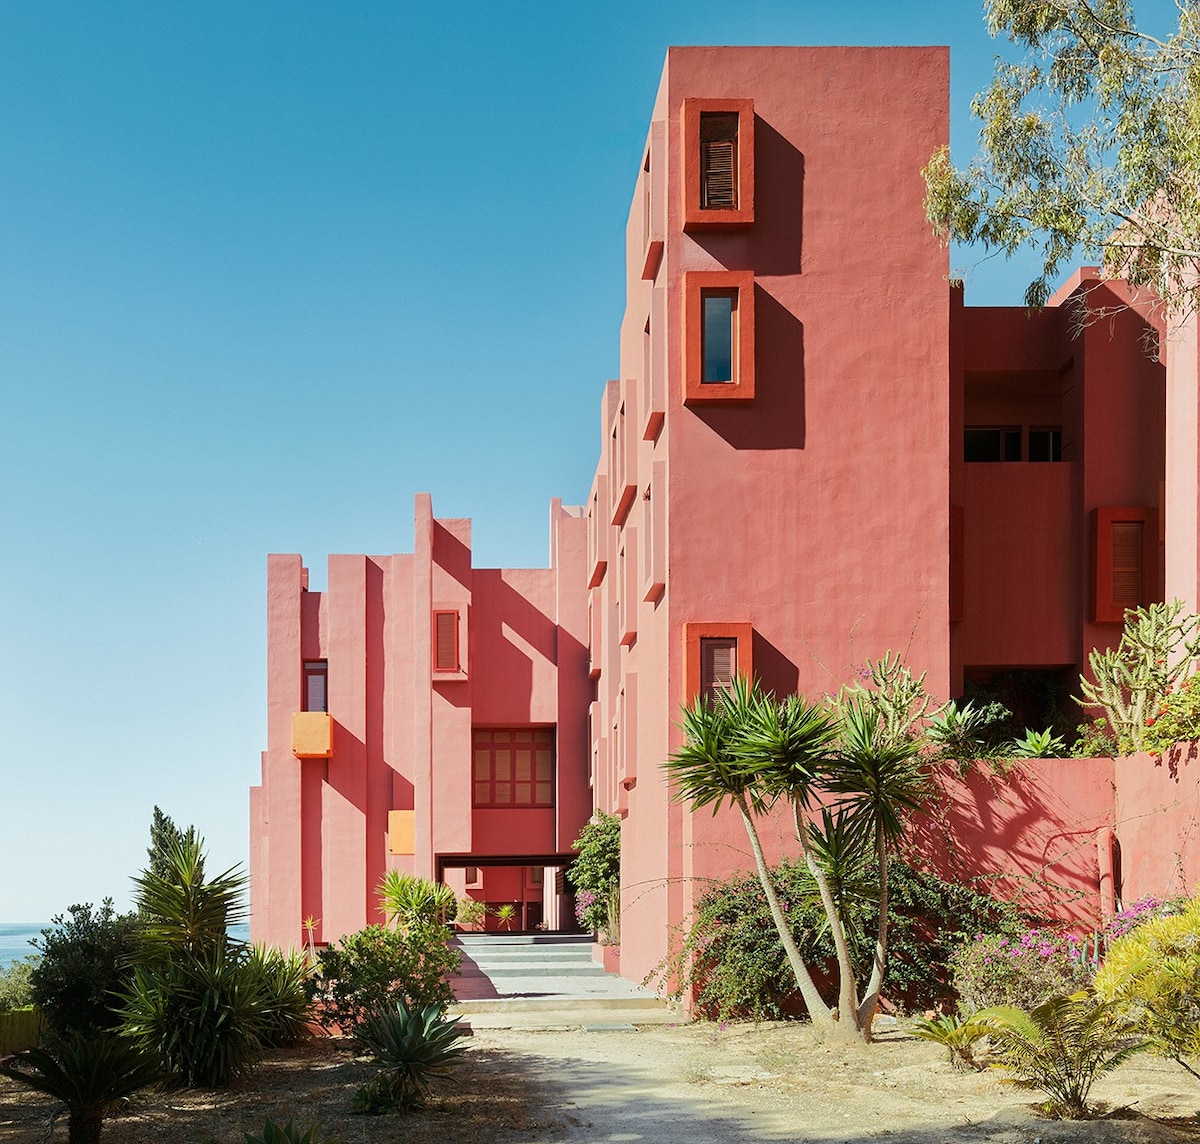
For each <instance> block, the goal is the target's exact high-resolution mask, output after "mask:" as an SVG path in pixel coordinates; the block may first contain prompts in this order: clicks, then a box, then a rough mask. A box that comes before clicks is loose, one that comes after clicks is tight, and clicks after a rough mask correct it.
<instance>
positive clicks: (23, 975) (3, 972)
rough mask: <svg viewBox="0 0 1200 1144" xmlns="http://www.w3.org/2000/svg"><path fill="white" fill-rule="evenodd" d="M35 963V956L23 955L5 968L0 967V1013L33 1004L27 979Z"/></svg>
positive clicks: (31, 973) (30, 987)
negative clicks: (23, 956)
mask: <svg viewBox="0 0 1200 1144" xmlns="http://www.w3.org/2000/svg"><path fill="white" fill-rule="evenodd" d="M36 964H37V958H36V957H25V958H22V959H21V960H20V961H14V962H13V963H12V964H11V965H10V966H9V967H8V968H7V969H0V1013H7V1012H9V1011H10V1010H12V1009H24V1008H25V1007H26V1006H28V1005H32V1004H33V987H32V985H31V984H30V980H29V979H30V977H31V976H32V975H33V967H34V966H35V965H36Z"/></svg>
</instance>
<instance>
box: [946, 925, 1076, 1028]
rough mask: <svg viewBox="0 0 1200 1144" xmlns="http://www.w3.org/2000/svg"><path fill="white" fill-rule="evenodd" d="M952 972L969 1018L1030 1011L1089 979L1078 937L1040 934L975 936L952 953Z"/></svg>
mask: <svg viewBox="0 0 1200 1144" xmlns="http://www.w3.org/2000/svg"><path fill="white" fill-rule="evenodd" d="M950 968H951V972H952V975H953V978H952V979H953V984H954V990H955V992H956V993H957V994H958V996H959V1002H960V1004H961V1006H962V1008H963V1010H964V1011H966V1012H968V1013H972V1012H975V1011H976V1010H978V1009H987V1008H990V1007H992V1006H996V1005H1010V1006H1013V1007H1016V1008H1019V1009H1033V1008H1035V1007H1036V1006H1038V1005H1040V1004H1041V1003H1042V1002H1043V1001H1046V1000H1047V999H1048V998H1050V997H1051V996H1053V995H1054V994H1056V993H1071V992H1074V991H1075V990H1077V989H1078V988H1079V986H1080V985H1083V984H1085V983H1086V982H1087V981H1088V980H1089V979H1090V978H1091V975H1092V967H1091V965H1090V964H1089V963H1088V961H1087V960H1086V959H1085V958H1084V957H1083V954H1082V948H1081V943H1080V942H1079V941H1078V939H1077V938H1075V937H1074V936H1072V935H1070V934H1066V935H1063V934H1055V933H1049V932H1048V931H1046V930H1040V929H1031V930H1027V931H1025V932H1024V933H1021V934H1019V935H1014V934H1005V933H988V934H982V933H981V934H977V935H976V936H975V938H974V940H973V941H970V942H967V943H966V944H965V945H963V946H961V947H960V948H959V949H957V950H955V952H954V954H953V956H952V957H951V959H950Z"/></svg>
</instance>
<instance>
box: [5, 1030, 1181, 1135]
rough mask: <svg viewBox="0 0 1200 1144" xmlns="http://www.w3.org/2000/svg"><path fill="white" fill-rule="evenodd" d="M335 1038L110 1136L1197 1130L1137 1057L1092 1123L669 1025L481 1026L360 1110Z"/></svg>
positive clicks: (924, 1066)
mask: <svg viewBox="0 0 1200 1144" xmlns="http://www.w3.org/2000/svg"><path fill="white" fill-rule="evenodd" d="M372 1071H373V1069H372V1067H371V1066H370V1065H369V1064H367V1063H365V1062H363V1061H356V1060H355V1059H353V1057H352V1056H351V1055H350V1053H349V1052H347V1051H346V1050H344V1049H341V1048H337V1047H334V1046H332V1045H331V1044H330V1043H329V1042H324V1043H316V1044H314V1045H310V1046H307V1047H304V1048H301V1049H297V1050H290V1051H288V1052H284V1053H277V1054H275V1055H273V1056H272V1057H271V1058H270V1059H269V1060H268V1061H267V1062H265V1063H264V1065H263V1067H262V1068H260V1069H259V1071H258V1072H257V1073H256V1074H255V1076H254V1077H253V1078H251V1079H249V1080H248V1081H246V1082H244V1083H243V1084H242V1085H240V1086H239V1087H237V1088H235V1089H233V1090H231V1091H227V1092H215V1093H214V1092H189V1091H176V1092H166V1093H152V1094H149V1095H146V1096H144V1097H142V1098H140V1099H139V1100H138V1101H137V1103H135V1104H134V1105H133V1106H132V1107H130V1108H129V1109H128V1110H127V1111H126V1112H125V1113H124V1114H123V1115H121V1116H119V1117H117V1118H116V1119H113V1120H110V1121H109V1122H107V1124H106V1125H105V1129H104V1140H105V1141H107V1142H108V1144H164V1142H166V1141H171V1142H172V1144H174V1142H177V1141H183V1142H186V1144H242V1140H243V1137H242V1133H243V1132H244V1131H261V1128H262V1124H263V1119H264V1118H265V1117H266V1116H268V1115H269V1116H272V1117H274V1118H275V1119H277V1120H286V1119H287V1118H288V1117H289V1116H290V1115H292V1114H293V1113H294V1114H295V1115H296V1117H297V1119H298V1120H299V1121H300V1122H301V1123H308V1122H310V1121H314V1120H316V1121H320V1122H321V1123H323V1124H324V1126H325V1129H326V1131H327V1132H328V1133H329V1135H330V1137H331V1138H332V1139H333V1140H334V1141H338V1142H339V1144H383V1142H384V1141H387V1142H389V1144H390V1142H395V1141H403V1142H404V1144H434V1142H437V1144H443V1142H445V1144H454V1142H459V1141H461V1142H464V1144H484V1142H487V1144H497V1142H506V1141H531V1142H532V1141H537V1142H544V1144H551V1142H554V1141H645V1142H660V1144H666V1142H668V1141H669V1142H675V1141H687V1142H690V1141H704V1142H711V1144H727V1142H732V1141H797V1142H799V1141H805V1142H809V1144H818V1142H821V1144H825V1142H833V1141H842V1142H850V1141H864V1140H886V1141H888V1142H889V1144H950V1142H955V1144H957V1142H960V1141H962V1142H974V1141H986V1142H989V1144H1053V1142H1057V1141H1079V1142H1086V1144H1118V1142H1119V1144H1166V1142H1168V1141H1195V1140H1200V1084H1197V1083H1196V1082H1195V1081H1193V1080H1192V1079H1191V1078H1190V1077H1189V1076H1188V1075H1187V1074H1186V1073H1185V1072H1184V1071H1183V1070H1182V1069H1180V1068H1179V1067H1178V1066H1177V1065H1173V1064H1168V1063H1166V1062H1163V1061H1159V1060H1156V1059H1154V1058H1152V1057H1149V1056H1145V1055H1143V1056H1141V1057H1137V1058H1135V1059H1134V1061H1133V1062H1131V1063H1130V1064H1127V1065H1126V1066H1124V1067H1123V1068H1122V1069H1121V1070H1120V1071H1118V1072H1117V1073H1115V1074H1113V1076H1111V1077H1109V1078H1107V1079H1105V1080H1103V1081H1101V1082H1099V1084H1098V1085H1097V1086H1096V1088H1095V1090H1094V1092H1093V1096H1094V1097H1095V1099H1096V1100H1097V1102H1098V1103H1099V1105H1100V1107H1101V1112H1102V1116H1101V1118H1099V1119H1095V1120H1091V1121H1086V1122H1081V1123H1069V1122H1066V1121H1050V1120H1046V1119H1044V1118H1042V1117H1041V1116H1040V1115H1039V1113H1038V1111H1037V1103H1038V1101H1039V1099H1040V1097H1039V1096H1038V1095H1037V1094H1035V1093H1032V1092H1029V1091H1027V1090H1023V1089H1019V1088H1016V1087H1015V1086H1013V1085H1011V1084H1008V1083H1006V1082H1005V1081H1004V1080H1003V1076H1004V1074H1003V1073H1002V1072H1001V1071H999V1070H990V1071H988V1072H984V1073H959V1072H955V1071H954V1070H953V1069H951V1068H950V1066H949V1065H948V1064H946V1063H945V1061H944V1059H943V1053H942V1050H941V1049H939V1048H937V1047H936V1046H934V1045H930V1044H927V1043H925V1042H922V1041H917V1040H914V1039H912V1038H910V1037H907V1036H905V1035H904V1034H903V1033H902V1032H896V1033H891V1034H888V1035H886V1036H884V1037H883V1038H882V1039H881V1040H880V1041H878V1042H877V1043H876V1044H875V1045H873V1046H871V1047H869V1048H853V1047H851V1048H846V1047H840V1046H837V1047H835V1046H829V1045H822V1044H820V1043H818V1042H817V1041H816V1040H815V1039H814V1037H813V1035H812V1033H811V1031H810V1030H809V1029H808V1028H807V1027H805V1026H800V1025H760V1026H754V1025H731V1026H728V1027H724V1028H723V1027H719V1026H714V1025H704V1024H700V1025H688V1026H664V1027H658V1028H644V1029H641V1030H639V1031H637V1032H604V1033H583V1032H580V1031H562V1032H553V1031H522V1030H486V1031H479V1032H477V1033H476V1035H475V1037H474V1038H473V1041H472V1045H471V1048H470V1049H469V1051H468V1052H467V1053H466V1054H465V1055H464V1057H463V1058H462V1063H461V1066H460V1067H459V1068H458V1070H457V1072H456V1079H455V1082H454V1083H449V1082H446V1083H443V1084H442V1085H441V1086H440V1087H439V1088H438V1089H437V1090H436V1091H435V1094H434V1097H433V1099H432V1100H431V1102H430V1104H429V1107H428V1108H427V1109H425V1110H424V1111H422V1112H419V1113H415V1114H412V1115H409V1116H404V1117H396V1116H386V1117H365V1116H354V1115H352V1114H350V1112H349V1102H350V1097H351V1095H352V1094H353V1092H354V1090H355V1088H356V1087H357V1086H358V1085H359V1084H361V1083H362V1082H363V1081H364V1080H366V1079H367V1078H368V1077H369V1076H370V1075H371V1074H372ZM53 1107H54V1106H53V1102H51V1101H49V1100H47V1099H46V1098H43V1097H39V1096H37V1095H36V1094H32V1093H29V1092H27V1091H25V1090H21V1089H19V1088H18V1087H17V1086H16V1085H15V1084H13V1083H12V1082H9V1081H4V1080H0V1144H17V1142H20V1144H26V1142H29V1144H33V1142H35V1141H43V1140H47V1139H49V1140H50V1141H65V1140H66V1135H67V1133H66V1125H65V1123H64V1122H63V1121H60V1122H59V1123H58V1124H57V1126H56V1127H55V1129H54V1132H53V1135H52V1136H50V1137H47V1135H46V1132H47V1121H48V1117H49V1115H50V1113H51V1111H52V1110H53Z"/></svg>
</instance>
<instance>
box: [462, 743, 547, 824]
mask: <svg viewBox="0 0 1200 1144" xmlns="http://www.w3.org/2000/svg"><path fill="white" fill-rule="evenodd" d="M554 788H555V757H554V728H553V727H476V728H473V729H472V731H471V805H472V806H473V807H476V808H478V809H506V808H507V809H511V808H518V807H519V808H535V809H536V808H553V806H554Z"/></svg>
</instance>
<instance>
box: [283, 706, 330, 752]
mask: <svg viewBox="0 0 1200 1144" xmlns="http://www.w3.org/2000/svg"><path fill="white" fill-rule="evenodd" d="M292 754H293V755H295V756H296V758H298V759H327V758H329V757H330V755H332V754H333V718H332V716H330V715H329V714H328V713H327V712H325V711H293V712H292Z"/></svg>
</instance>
